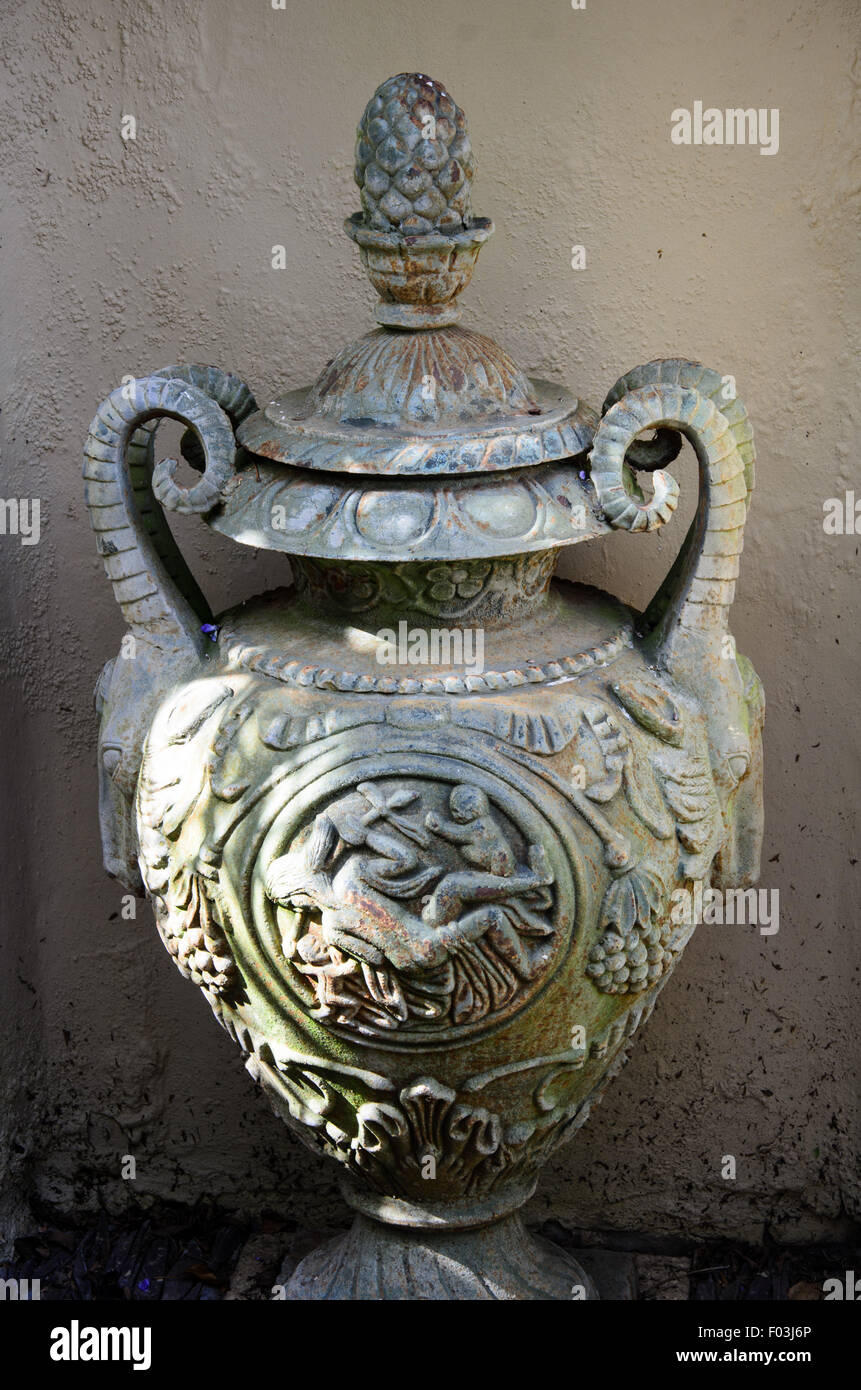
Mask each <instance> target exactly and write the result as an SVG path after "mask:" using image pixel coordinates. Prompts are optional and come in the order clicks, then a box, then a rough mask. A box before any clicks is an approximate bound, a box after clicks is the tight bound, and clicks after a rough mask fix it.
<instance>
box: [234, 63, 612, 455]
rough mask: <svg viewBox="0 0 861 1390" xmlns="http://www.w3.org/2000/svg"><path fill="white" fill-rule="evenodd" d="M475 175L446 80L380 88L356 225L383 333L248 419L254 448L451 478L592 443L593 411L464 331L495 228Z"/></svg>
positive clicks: (407, 77) (353, 231)
mask: <svg viewBox="0 0 861 1390" xmlns="http://www.w3.org/2000/svg"><path fill="white" fill-rule="evenodd" d="M474 171H475V160H474V157H473V153H472V147H471V145H470V140H469V134H468V131H467V125H466V117H465V116H464V114H463V112H462V111H461V110H460V108H459V107H458V106H457V105H456V104H455V103H454V101H453V100H452V98H451V97H450V96H449V94H448V92H447V91H446V90H445V88H444V87H443V86H442V85H441V83H439V82H436V81H434V80H433V79H432V78H429V77H426V76H424V75H423V74H422V73H401V74H400V75H399V76H397V77H391V78H389V79H388V81H386V82H384V83H383V84H382V86H380V87H378V88H377V90H376V92H375V93H374V95H373V96H372V98H371V100H370V101H369V103H368V105H367V107H366V108H365V112H364V115H363V116H362V119H361V121H360V123H359V127H358V132H357V141H356V166H355V179H356V183H357V184H358V186H359V190H360V195H361V203H362V211H361V212H359V213H355V214H354V215H353V216H351V217H349V218H347V221H346V223H345V230H346V232H347V235H348V236H349V237H350V238H351V239H352V240H353V241H354V242H355V243H356V245H357V246H358V248H359V253H360V255H361V258H362V263H363V265H364V267H365V269H366V271H367V273H368V276H369V278H370V280H371V283H372V284H373V286H374V288H375V289H376V290H377V292H378V294H379V296H380V300H379V303H378V305H377V310H376V318H377V322H378V324H379V325H380V326H379V327H377V328H376V329H375V330H374V331H373V332H371V333H369V334H367V335H366V336H365V337H363V338H360V339H359V340H358V342H355V343H351V344H349V345H348V346H347V347H345V348H343V349H342V351H341V352H339V353H338V354H337V356H336V357H334V358H332V360H331V361H330V362H327V363H326V366H325V367H324V368H323V370H322V372H321V373H320V375H319V377H318V378H317V380H316V382H315V383H314V384H313V386H311V387H308V388H304V389H302V390H294V391H288V392H286V393H285V394H284V395H281V396H279V397H277V398H276V399H275V400H273V401H272V402H271V403H270V404H269V405H267V406H266V407H265V408H264V409H263V410H260V411H257V412H256V413H255V414H254V415H251V416H250V417H249V418H248V419H246V420H245V421H244V422H243V424H242V425H241V426H240V428H239V430H238V438H239V440H240V443H241V444H242V445H243V446H244V447H245V448H246V449H248V450H250V451H251V452H252V453H254V454H256V455H258V456H262V457H263V458H267V459H271V460H273V461H275V462H277V463H284V464H291V465H293V466H294V467H301V468H309V469H314V470H317V469H321V470H332V471H335V472H338V473H368V474H388V475H393V474H403V475H410V474H413V475H415V474H423V475H434V474H442V475H446V474H462V473H474V472H480V473H489V472H496V471H500V470H508V469H516V468H523V467H525V466H534V465H536V464H543V463H547V462H550V461H552V460H554V459H561V458H567V457H570V456H572V455H576V454H579V453H581V452H582V451H583V450H584V449H586V448H588V446H589V444H590V443H591V439H592V434H593V430H594V415H593V413H592V411H590V410H589V408H588V407H585V406H583V405H581V403H580V402H579V401H578V400H577V398H576V397H575V396H573V395H572V394H571V393H570V392H569V391H567V390H566V389H565V388H564V387H561V386H557V385H554V384H552V383H550V382H544V381H535V380H530V379H529V378H528V377H527V376H525V375H524V373H523V372H522V371H521V370H520V368H519V367H518V366H517V364H516V363H515V362H514V361H512V359H511V357H509V355H508V353H506V352H505V351H504V350H503V349H502V348H501V347H500V346H499V345H498V344H497V343H495V342H494V341H493V340H492V339H491V338H488V337H486V336H485V335H483V334H481V333H476V332H474V331H473V330H471V329H469V328H465V327H461V326H459V323H458V320H459V319H460V306H459V303H458V299H459V296H460V294H461V291H462V290H463V289H464V288H465V286H466V285H467V284H468V283H469V280H470V277H471V275H472V271H473V268H474V266H475V262H476V259H477V257H478V253H479V251H480V250H481V247H482V246H483V244H484V242H485V241H487V239H488V238H489V237H490V235H491V234H492V232H493V223H492V222H491V221H490V220H489V219H488V218H484V217H475V216H473V214H472V208H471V185H472V179H473V174H474Z"/></svg>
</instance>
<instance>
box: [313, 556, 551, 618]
mask: <svg viewBox="0 0 861 1390" xmlns="http://www.w3.org/2000/svg"><path fill="white" fill-rule="evenodd" d="M556 559H557V552H556V551H555V550H544V551H537V552H532V553H529V554H525V555H506V556H498V557H497V558H495V559H482V560H433V561H429V562H409V561H407V562H403V563H399V564H392V563H386V562H384V561H380V562H371V563H367V562H359V561H345V562H339V561H332V560H317V559H309V558H307V557H305V556H292V557H291V565H292V567H293V573H294V577H295V581H296V587H297V589H298V590H299V592H300V594H301V595H302V597H303V598H304V600H305V602H306V603H308V604H309V605H310V606H312V607H313V609H314V610H315V612H318V613H325V614H327V615H330V616H332V617H333V618H338V619H340V620H342V621H345V620H350V621H351V622H354V621H355V619H356V618H357V617H363V618H364V619H365V621H366V622H372V623H373V624H374V625H375V626H379V625H381V624H386V625H388V624H390V623H392V622H398V621H403V620H406V621H408V622H409V623H410V624H411V625H413V626H415V627H423V628H431V627H435V626H439V625H440V624H441V623H450V624H456V625H460V626H470V627H474V626H476V625H481V626H482V627H504V626H505V625H506V624H507V623H510V622H513V621H514V620H516V619H522V618H524V617H528V616H529V615H530V614H531V613H536V614H537V613H538V612H540V611H541V610H542V609H544V608H545V607H546V605H547V603H548V595H549V592H550V580H551V578H552V575H553V571H554V569H555V567H556Z"/></svg>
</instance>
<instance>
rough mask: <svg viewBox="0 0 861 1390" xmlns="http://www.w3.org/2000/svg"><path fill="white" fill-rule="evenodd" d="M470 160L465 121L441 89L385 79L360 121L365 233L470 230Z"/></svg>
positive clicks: (426, 80)
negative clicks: (373, 228)
mask: <svg viewBox="0 0 861 1390" xmlns="http://www.w3.org/2000/svg"><path fill="white" fill-rule="evenodd" d="M474 171H475V160H474V158H473V154H472V146H471V145H470V143H469V135H468V133H467V129H466V116H465V115H464V114H463V112H462V111H461V109H460V107H459V106H457V105H456V104H455V102H454V101H452V99H451V97H450V96H449V94H448V92H447V91H446V89H445V87H443V85H442V83H441V82H435V81H434V79H433V78H432V77H425V76H424V74H423V73H420V72H402V73H400V74H399V76H397V77H390V78H389V79H388V81H386V82H384V83H383V84H382V85H381V86H380V87H378V88H377V90H376V91H375V92H374V95H373V96H372V97H371V100H370V101H369V102H368V104H367V106H366V107H365V112H364V115H363V116H362V119H361V121H360V122H359V128H358V131H357V140H356V171H355V177H356V183H357V184H358V185H359V189H360V190H361V194H362V207H363V209H364V212H365V220H366V223H367V225H368V226H369V227H376V228H377V229H378V230H379V231H381V232H388V231H401V232H406V233H411V234H415V233H420V232H431V231H434V230H435V229H439V230H441V231H445V230H448V231H458V230H461V229H462V228H464V227H466V226H468V225H469V220H470V197H469V195H470V184H471V183H472V177H473V173H474Z"/></svg>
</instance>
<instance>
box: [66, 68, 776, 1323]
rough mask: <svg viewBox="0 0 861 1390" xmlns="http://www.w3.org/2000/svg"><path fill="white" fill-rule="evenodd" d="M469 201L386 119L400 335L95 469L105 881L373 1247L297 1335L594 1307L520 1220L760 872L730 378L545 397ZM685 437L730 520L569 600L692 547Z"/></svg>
mask: <svg viewBox="0 0 861 1390" xmlns="http://www.w3.org/2000/svg"><path fill="white" fill-rule="evenodd" d="M473 172H474V157H473V153H472V149H471V146H470V140H469V135H468V132H467V126H466V121H465V118H464V115H463V112H462V111H461V110H460V109H459V107H458V106H457V105H456V104H455V103H454V101H453V100H452V98H451V97H450V96H449V94H448V93H447V91H446V90H445V88H444V87H443V86H442V85H441V84H440V83H439V82H436V81H433V80H431V79H430V78H428V77H426V76H424V75H422V74H419V73H409V74H401V75H400V76H397V77H393V78H390V79H389V80H388V81H387V82H384V83H383V84H382V86H380V87H379V88H378V89H377V91H376V92H375V93H374V95H373V97H372V98H371V101H370V102H369V104H368V106H367V108H366V110H365V113H364V115H363V117H362V120H361V123H360V125H359V129H358V139H357V144H356V168H355V177H356V182H357V184H358V186H359V190H360V196H361V211H359V212H358V213H356V214H355V215H353V216H351V217H349V218H348V219H347V221H346V223H345V229H346V232H347V235H348V236H349V237H350V238H351V239H352V240H353V241H354V242H355V244H356V246H357V247H358V249H359V254H360V256H361V259H362V263H363V265H364V267H365V268H366V270H367V273H368V276H369V277H370V280H371V282H372V284H373V286H374V289H375V290H376V291H377V293H378V295H379V302H378V305H377V308H376V326H375V327H373V329H372V330H371V331H370V332H368V333H367V334H366V335H365V336H363V337H361V338H360V339H359V340H358V341H357V342H354V343H351V344H349V346H347V347H344V348H342V349H341V351H339V352H338V353H337V354H336V355H335V356H334V357H333V358H332V360H331V361H329V362H328V363H327V364H326V365H325V366H324V367H323V369H322V371H321V373H320V375H319V376H318V378H317V380H316V381H315V382H314V384H313V385H312V386H310V387H305V388H303V389H301V390H296V389H291V390H286V391H285V392H284V393H283V394H281V395H280V396H278V397H277V398H276V399H274V400H273V401H271V402H270V403H269V404H267V405H265V406H264V407H263V408H260V407H259V406H258V404H257V402H256V401H255V399H254V397H253V395H252V393H251V391H250V390H249V388H248V387H247V386H246V385H245V384H244V382H243V381H242V380H241V379H240V378H238V377H237V376H234V375H232V374H231V373H229V372H227V371H223V370H220V369H217V368H215V367H209V366H173V367H166V368H163V369H161V370H158V371H154V372H152V373H150V374H148V375H143V376H140V377H135V378H132V379H126V380H125V382H124V384H123V385H122V386H120V387H118V388H117V389H116V390H115V391H113V392H112V394H111V395H110V396H108V398H107V399H106V400H105V401H104V402H103V404H102V405H101V406H100V407H99V410H98V412H97V414H96V416H95V419H94V420H93V423H92V426H91V428H90V433H89V437H88V439H87V443H86V450H85V460H84V477H85V489H86V503H87V507H88V509H89V514H90V518H91V521H92V525H93V529H94V530H95V532H96V537H97V543H98V550H99V553H100V555H101V556H102V557H103V560H104V566H105V570H106V572H107V575H108V578H109V579H110V581H111V584H112V585H113V590H114V594H115V596H116V599H117V602H118V603H119V605H120V607H121V609H122V613H123V618H124V621H125V623H126V625H127V627H128V634H127V636H126V638H125V639H124V641H123V644H122V648H121V650H120V653H119V655H118V656H117V658H116V659H115V660H113V661H110V662H108V664H107V666H106V667H105V669H104V671H103V673H102V676H101V678H100V680H99V684H98V688H97V694H96V703H97V710H98V713H99V715H100V734H99V777H100V820H101V831H102V838H103V848H104V860H105V866H106V868H107V870H108V872H109V873H111V874H113V875H114V876H115V877H116V878H118V879H119V880H120V881H121V882H122V883H124V884H125V885H127V886H128V887H129V888H130V889H132V890H134V891H136V892H145V893H146V895H147V896H148V897H149V899H150V901H151V903H152V906H153V910H154V913H155V920H156V925H157V928H158V931H159V933H160V935H161V938H162V940H163V942H164V945H165V946H166V948H167V950H168V952H169V953H170V955H171V956H172V957H173V960H174V963H175V964H176V966H177V967H178V969H179V970H180V971H181V973H182V974H183V975H184V976H186V978H188V979H189V980H191V981H193V982H194V984H196V985H197V986H199V988H200V989H201V990H203V992H204V994H205V996H206V998H207V1000H208V1002H209V1004H210V1005H211V1008H212V1010H213V1012H214V1014H215V1017H216V1018H217V1020H218V1022H219V1023H220V1024H221V1025H222V1027H223V1028H225V1029H226V1030H227V1032H228V1033H229V1035H230V1037H231V1038H232V1039H234V1040H235V1042H236V1043H237V1044H238V1046H239V1048H240V1049H241V1051H242V1053H243V1055H244V1057H245V1064H246V1066H247V1068H248V1070H249V1072H250V1073H251V1075H252V1077H253V1078H254V1079H255V1080H256V1081H257V1082H258V1083H259V1084H260V1085H261V1086H262V1087H263V1088H264V1090H265V1091H266V1092H267V1093H268V1096H269V1098H270V1100H271V1102H272V1104H273V1106H274V1107H275V1109H276V1110H277V1112H278V1113H279V1114H280V1115H281V1116H283V1118H284V1120H285V1121H286V1122H287V1124H288V1125H289V1126H290V1128H291V1129H292V1130H293V1131H294V1133H295V1134H297V1135H299V1136H300V1137H301V1138H302V1139H303V1140H304V1141H305V1143H306V1144H308V1145H309V1146H310V1147H311V1148H312V1149H313V1150H314V1151H315V1152H317V1153H319V1155H320V1157H321V1161H322V1159H323V1158H324V1157H325V1156H328V1157H329V1158H330V1159H333V1160H334V1161H335V1162H336V1163H337V1164H338V1165H339V1169H340V1175H341V1186H342V1190H343V1193H344V1196H345V1198H346V1200H347V1202H348V1203H349V1204H350V1206H351V1207H352V1208H353V1209H354V1211H355V1214H356V1215H355V1221H354V1224H353V1226H352V1228H351V1230H350V1231H349V1233H348V1234H346V1235H344V1236H342V1237H338V1238H336V1239H333V1240H330V1241H329V1242H328V1243H327V1244H325V1245H323V1246H321V1247H320V1248H319V1249H316V1250H314V1251H312V1252H311V1253H310V1254H309V1255H307V1256H306V1257H305V1259H304V1260H302V1262H301V1263H300V1264H299V1266H298V1268H297V1269H296V1270H295V1273H293V1275H292V1277H291V1278H290V1280H289V1282H288V1283H287V1284H286V1289H285V1293H286V1296H287V1297H288V1298H296V1299H306V1298H307V1299H354V1298H355V1299H362V1298H374V1299H376V1298H380V1299H410V1298H415V1299H485V1298H499V1299H531V1298H534V1299H542V1298H548V1299H572V1298H574V1299H577V1298H584V1297H585V1298H593V1297H595V1296H596V1291H595V1289H594V1287H593V1286H592V1284H591V1283H590V1281H589V1279H588V1278H587V1276H586V1274H585V1273H584V1272H583V1270H582V1269H580V1267H579V1266H578V1265H577V1264H576V1263H575V1262H574V1260H573V1259H572V1258H571V1256H570V1255H568V1254H567V1253H566V1252H564V1251H563V1250H561V1249H559V1248H557V1247H556V1246H554V1245H552V1244H550V1243H548V1242H546V1241H542V1240H539V1239H536V1238H534V1237H533V1236H531V1235H530V1234H529V1233H528V1231H527V1230H526V1228H525V1226H524V1225H523V1222H522V1218H521V1216H520V1215H519V1214H518V1213H519V1209H520V1208H521V1206H522V1204H523V1203H524V1202H526V1201H527V1199H528V1198H529V1197H530V1195H531V1194H532V1193H533V1191H534V1189H535V1185H536V1181H537V1178H538V1175H539V1172H540V1169H541V1165H542V1164H543V1163H544V1162H545V1160H546V1159H547V1158H548V1156H549V1155H550V1154H552V1153H553V1152H554V1151H555V1150H556V1149H557V1148H558V1147H559V1146H560V1145H561V1144H563V1143H564V1142H565V1141H566V1140H567V1139H569V1138H570V1136H571V1135H572V1134H573V1133H574V1131H575V1130H577V1129H579V1127H580V1126H581V1125H582V1124H583V1122H584V1121H585V1120H586V1118H587V1116H588V1114H589V1112H590V1109H591V1107H592V1106H593V1104H594V1103H595V1101H596V1100H597V1099H598V1097H599V1096H600V1094H601V1093H602V1091H603V1089H604V1088H605V1087H606V1085H607V1084H608V1082H609V1080H610V1079H611V1078H612V1077H613V1076H614V1075H616V1073H617V1072H618V1071H619V1069H620V1067H621V1066H622V1064H623V1062H624V1060H625V1058H626V1055H627V1052H628V1049H629V1048H630V1047H631V1044H632V1040H633V1038H634V1035H635V1033H636V1031H637V1029H638V1028H639V1027H640V1026H641V1025H642V1024H643V1023H644V1022H645V1021H646V1019H647V1018H648V1016H649V1014H650V1013H651V1011H652V1009H653V1007H654V1004H655V1000H656V998H657V996H658V994H659V993H660V991H661V990H662V989H663V987H664V985H665V984H666V982H667V980H668V979H669V977H670V975H671V973H672V971H673V969H674V968H675V966H676V964H677V962H678V960H679V958H680V956H681V953H682V951H683V949H684V947H685V944H686V942H687V941H688V939H689V937H690V936H691V934H692V932H693V931H694V929H695V927H696V914H695V913H694V914H692V913H690V912H687V913H686V912H684V911H680V910H679V904H680V903H681V902H683V900H684V898H685V894H688V895H690V896H691V897H692V898H693V897H694V896H695V892H696V890H697V885H701V886H702V885H706V886H713V887H717V888H729V887H733V888H741V887H744V886H745V885H749V884H751V883H752V882H754V881H755V879H756V876H757V873H758V860H759V850H760V840H761V829H762V809H761V802H762V790H761V738H760V735H761V727H762V717H763V698H762V689H761V686H760V683H759V681H758V679H757V677H756V675H755V673H754V671H753V668H752V666H751V665H750V663H749V661H747V660H746V659H745V658H744V657H742V656H741V655H740V654H738V653H737V651H736V649H735V644H734V641H733V639H732V637H731V635H730V633H729V629H728V616H729V609H730V605H731V602H732V599H733V592H734V588H735V580H736V576H737V574H738V567H739V557H740V555H741V550H742V537H743V531H744V526H745V521H746V517H747V511H748V504H749V501H750V495H751V491H752V488H753V465H754V448H753V436H752V431H751V427H750V423H749V421H748V417H747V413H746V411H745V408H744V406H743V405H742V402H741V400H740V399H739V398H738V396H737V394H736V391H735V383H734V379H733V378H732V377H730V376H726V375H724V374H722V373H721V372H717V371H713V370H710V369H709V368H707V367H704V366H702V365H701V364H700V363H697V362H693V361H687V360H685V359H682V358H670V359H666V360H660V361H653V362H649V363H648V364H647V365H645V366H640V367H636V368H634V369H633V370H631V371H628V372H626V373H625V375H624V376H622V377H621V378H620V379H619V380H618V381H617V382H616V384H615V385H614V386H613V387H612V389H611V390H610V391H609V393H608V395H607V397H606V400H605V401H604V404H603V407H602V409H601V412H600V414H598V413H596V412H595V411H593V410H592V409H590V407H589V406H588V405H586V404H585V403H584V402H583V401H581V400H580V399H578V398H577V397H576V396H575V395H573V394H572V393H571V392H570V391H568V390H567V389H566V388H565V387H564V386H560V385H557V384H555V383H553V382H547V381H542V380H532V379H530V378H528V377H527V376H526V375H524V373H523V371H521V370H520V368H519V367H518V366H517V364H516V363H515V362H514V361H513V360H512V358H511V357H510V356H509V355H508V353H507V352H506V351H505V349H504V348H503V347H501V346H499V345H498V344H497V343H496V342H494V341H493V340H492V339H491V338H489V337H487V336H485V335H483V334H482V333H480V332H477V331H476V330H475V329H473V328H471V327H469V326H468V325H467V324H464V323H462V322H461V302H460V301H461V294H462V291H463V290H464V288H465V287H466V285H467V284H468V282H469V279H470V276H471V274H472V272H473V269H474V267H475V263H476V260H477V257H478V253H479V251H480V249H481V247H482V245H483V244H484V242H485V241H487V239H488V238H489V237H490V236H491V234H492V232H493V225H492V223H491V222H490V221H489V220H488V219H487V218H484V217H478V216H475V215H474V214H473V211H472V206H471V186H472V179H473ZM166 417H167V418H172V419H174V420H178V421H180V422H181V423H182V425H183V426H184V427H185V433H184V435H183V440H182V452H183V454H184V456H185V458H186V460H187V462H188V464H190V465H191V468H192V469H193V470H196V473H197V474H199V476H197V477H195V475H194V474H193V473H192V474H191V476H192V477H193V478H194V481H193V482H192V483H191V484H190V485H188V486H183V485H182V483H181V482H180V481H179V479H178V476H177V463H176V461H175V460H171V459H161V460H159V459H158V455H157V452H156V448H155V442H156V433H155V432H156V430H157V427H158V424H159V423H160V422H161V421H162V420H163V419H164V418H166ZM682 436H685V437H686V438H687V439H688V440H689V441H690V443H691V444H692V446H693V450H694V452H695V454H696V458H697V460H698V464H699V501H698V507H697V510H696V514H695V517H694V520H693V522H692V523H691V526H690V529H689V531H688V534H687V537H686V539H685V541H684V543H683V545H682V548H681V550H680V552H679V555H678V559H677V560H676V562H675V563H674V565H673V566H672V568H671V570H670V573H669V574H668V576H667V578H666V580H665V582H664V583H663V584H662V585H661V587H660V589H659V591H658V593H657V594H656V596H655V598H654V599H653V600H652V602H651V603H650V604H649V606H648V607H647V608H646V610H645V612H643V613H637V612H633V611H632V610H631V609H630V608H628V607H626V606H625V604H623V603H621V602H620V601H619V600H618V599H616V598H614V597H613V596H612V595H610V594H605V593H601V592H599V591H598V590H596V589H594V588H590V587H588V586H585V585H582V584H574V583H570V582H566V581H563V580H560V579H557V578H555V577H554V571H555V569H556V566H557V561H558V560H559V558H560V554H561V552H562V551H563V550H564V549H565V547H567V546H571V545H575V544H578V543H580V542H583V541H587V540H590V539H592V538H595V537H600V536H605V535H608V534H609V533H611V532H612V531H614V530H626V531H631V532H641V531H653V530H655V529H656V528H658V527H661V526H663V525H665V524H666V523H668V522H670V520H671V518H672V515H673V512H674V510H675V508H676V504H677V500H678V495H679V489H678V485H677V483H676V481H675V480H674V478H673V477H672V475H671V474H670V473H669V472H667V471H666V469H667V465H669V464H672V462H673V459H674V458H675V456H676V455H677V454H678V452H679V450H680V448H681V444H682ZM643 484H645V486H643ZM170 512H180V513H197V514H199V515H200V517H201V518H202V519H203V520H204V521H205V522H206V523H207V525H209V526H211V527H212V528H213V529H214V530H215V531H217V532H219V533H220V534H222V535H224V536H228V537H230V538H231V539H232V540H234V541H236V542H238V543H239V544H242V545H247V546H252V547H254V548H255V549H269V550H273V551H278V552H280V553H281V554H282V555H283V557H284V578H285V582H284V585H283V587H281V588H278V589H275V590H274V591H272V592H269V593H266V594H264V595H262V596H261V597H259V598H254V599H250V600H247V601H245V602H243V603H240V604H239V605H238V606H236V607H234V608H231V609H229V610H228V611H226V612H224V613H221V614H219V615H217V616H214V615H213V614H212V613H211V612H210V610H209V608H208V606H207V603H206V600H205V598H204V596H203V595H202V593H201V592H200V590H199V588H198V586H197V584H196V583H195V581H194V580H193V578H192V576H191V573H190V571H189V569H188V566H187V565H186V563H185V561H184V559H183V557H182V554H181V553H180V550H179V548H178V546H177V544H176V542H175V541H174V539H173V536H172V534H171V530H170V528H169V526H168V524H167V521H166V519H165V514H166V513H170ZM631 544H632V545H633V544H635V542H634V541H633V540H632V541H631ZM201 1084H202V1085H206V1084H207V1082H206V1081H204V1082H202V1083H201Z"/></svg>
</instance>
